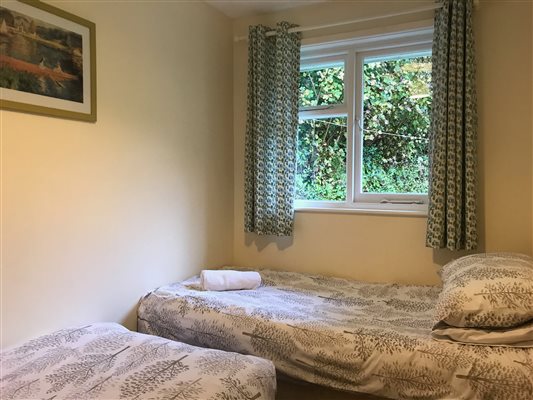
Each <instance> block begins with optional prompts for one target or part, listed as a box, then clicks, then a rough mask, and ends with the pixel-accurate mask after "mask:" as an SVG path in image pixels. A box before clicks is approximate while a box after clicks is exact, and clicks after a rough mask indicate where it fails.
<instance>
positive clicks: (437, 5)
mask: <svg viewBox="0 0 533 400" xmlns="http://www.w3.org/2000/svg"><path fill="white" fill-rule="evenodd" d="M478 3H479V0H474V6H475V7H477V5H478ZM441 7H442V4H441V3H435V4H432V5H429V6H425V7H419V8H415V9H412V10H408V11H400V12H395V13H389V14H382V15H378V16H374V17H365V18H358V19H352V20H350V21H342V22H333V23H331V24H324V25H313V26H297V27H294V28H290V29H289V33H293V32H307V31H314V30H317V29H325V28H332V27H334V26H342V25H349V24H355V23H357V22H367V21H374V20H377V19H384V18H390V17H399V16H401V15H408V14H416V13H419V12H423V11H431V10H436V9H438V8H441ZM266 35H267V36H276V31H268V32H267V33H266ZM246 40H248V37H247V36H236V37H234V38H233V41H234V42H242V41H246Z"/></svg>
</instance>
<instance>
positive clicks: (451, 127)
mask: <svg viewBox="0 0 533 400" xmlns="http://www.w3.org/2000/svg"><path fill="white" fill-rule="evenodd" d="M472 7H473V4H472V0H443V7H442V8H441V9H439V10H437V11H436V13H435V30H434V37H433V57H432V59H433V72H432V81H433V105H432V107H433V109H432V129H431V133H430V150H429V152H430V154H429V156H430V182H429V211H428V224H427V235H426V246H428V247H432V248H448V249H450V250H461V249H466V250H472V249H475V248H476V247H477V227H476V136H477V133H476V128H477V127H476V125H477V111H476V91H475V59H474V37H473V31H472Z"/></svg>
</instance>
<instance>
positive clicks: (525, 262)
mask: <svg viewBox="0 0 533 400" xmlns="http://www.w3.org/2000/svg"><path fill="white" fill-rule="evenodd" d="M441 277H442V281H443V288H442V292H441V293H440V295H439V299H438V301H437V305H436V314H435V318H434V322H435V326H437V324H439V323H445V324H447V325H449V326H455V327H476V328H507V327H515V326H518V325H520V324H523V323H525V322H527V321H529V320H532V319H533V261H532V259H531V257H528V256H525V255H522V254H510V253H492V254H490V253H489V254H475V255H471V256H466V257H462V258H460V259H458V260H455V261H452V262H450V263H448V264H446V265H445V266H444V267H443V268H442V271H441Z"/></svg>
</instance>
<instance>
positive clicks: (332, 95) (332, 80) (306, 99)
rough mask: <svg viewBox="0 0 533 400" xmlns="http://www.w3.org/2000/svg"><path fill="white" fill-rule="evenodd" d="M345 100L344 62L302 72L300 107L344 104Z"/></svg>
mask: <svg viewBox="0 0 533 400" xmlns="http://www.w3.org/2000/svg"><path fill="white" fill-rule="evenodd" d="M343 101H344V65H343V64H341V65H339V64H336V65H331V66H326V67H320V68H315V69H306V70H304V71H301V72H300V107H312V106H321V105H329V104H342V103H343Z"/></svg>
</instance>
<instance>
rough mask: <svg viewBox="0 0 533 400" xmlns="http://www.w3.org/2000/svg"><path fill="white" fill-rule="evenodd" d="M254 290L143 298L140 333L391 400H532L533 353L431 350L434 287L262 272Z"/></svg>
mask: <svg viewBox="0 0 533 400" xmlns="http://www.w3.org/2000/svg"><path fill="white" fill-rule="evenodd" d="M260 273H261V277H262V280H263V285H262V286H261V287H260V288H258V289H256V290H242V291H229V292H210V291H202V290H200V288H199V279H198V277H194V278H191V279H189V280H187V281H184V282H181V283H175V284H172V285H168V286H165V287H161V288H159V289H157V290H155V291H153V292H151V293H149V294H147V295H146V296H145V297H144V298H143V299H142V300H141V302H140V304H139V309H138V324H139V325H138V326H139V330H140V331H143V332H147V333H151V334H155V335H159V336H163V337H167V338H170V339H174V340H179V341H183V342H187V343H190V344H194V345H198V346H203V347H212V348H217V349H222V350H229V351H235V352H239V353H243V354H253V355H257V356H261V357H264V358H267V359H270V360H272V361H273V362H274V364H275V366H276V368H277V369H278V370H279V371H280V372H282V373H284V374H286V375H288V376H290V377H293V378H297V379H301V380H304V381H307V382H312V383H317V384H320V385H323V386H327V387H330V388H334V389H340V390H347V391H354V392H362V393H371V394H374V395H378V396H384V397H389V398H409V399H413V398H425V399H450V398H454V399H487V398H491V399H502V400H509V399H511V398H512V399H515V400H520V399H524V400H530V399H531V398H532V397H531V396H532V393H533V349H531V348H510V347H491V346H477V345H464V344H457V343H446V342H440V341H439V342H437V341H435V340H433V339H432V338H431V336H430V333H431V329H432V325H433V322H432V319H433V316H434V312H435V304H436V301H437V298H438V296H439V293H440V291H441V288H440V287H432V286H402V285H396V284H371V283H363V282H357V281H350V280H344V279H338V278H331V277H324V276H319V275H309V274H300V273H292V272H279V271H272V270H263V271H260Z"/></svg>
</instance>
